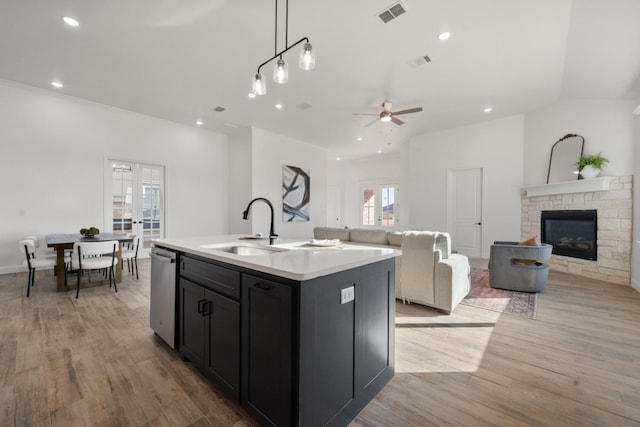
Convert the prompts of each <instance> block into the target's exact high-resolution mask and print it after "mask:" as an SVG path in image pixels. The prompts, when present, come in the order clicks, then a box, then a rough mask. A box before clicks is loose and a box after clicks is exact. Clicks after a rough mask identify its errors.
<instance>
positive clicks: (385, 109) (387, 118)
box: [353, 101, 422, 127]
mask: <svg viewBox="0 0 640 427" xmlns="http://www.w3.org/2000/svg"><path fill="white" fill-rule="evenodd" d="M420 111H422V107H416V108H409V109H407V110H400V111H391V102H389V101H384V102H383V103H382V112H381V113H380V114H375V113H353V115H354V116H378V118H377V119H375V120H374V121H372V122H369V123H367V124H366V125H364V127H367V126H371V125H372V124H374V123H375V122H377V121H378V120H380V121H381V122H383V123H386V122H393V123H395V124H397V125H398V126H399V125H402V124H404V122H403V121H402V120H400V119H397V118H396V117H395V116H399V115H401V114H410V113H418V112H420Z"/></svg>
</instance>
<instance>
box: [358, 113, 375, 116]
mask: <svg viewBox="0 0 640 427" xmlns="http://www.w3.org/2000/svg"><path fill="white" fill-rule="evenodd" d="M351 114H352V115H354V116H379V114H375V113H351Z"/></svg>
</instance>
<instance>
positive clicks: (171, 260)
mask: <svg viewBox="0 0 640 427" xmlns="http://www.w3.org/2000/svg"><path fill="white" fill-rule="evenodd" d="M149 256H150V257H151V259H152V260H155V261H159V262H165V263H168V264H173V263H175V262H176V259H175V258H172V257H168V256H162V255H158V254H156V253H154V252H150V253H149Z"/></svg>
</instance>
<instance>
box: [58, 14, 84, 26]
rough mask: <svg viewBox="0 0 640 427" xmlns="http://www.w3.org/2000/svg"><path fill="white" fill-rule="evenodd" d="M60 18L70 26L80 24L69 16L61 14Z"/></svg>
mask: <svg viewBox="0 0 640 427" xmlns="http://www.w3.org/2000/svg"><path fill="white" fill-rule="evenodd" d="M62 20H63V21H64V23H65V24H67V25H68V26H70V27H77V26H78V25H80V23H79V22H78V21H76V20H75V19H73V18H71V17H70V16H63V17H62Z"/></svg>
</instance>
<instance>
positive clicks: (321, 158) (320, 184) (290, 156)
mask: <svg viewBox="0 0 640 427" xmlns="http://www.w3.org/2000/svg"><path fill="white" fill-rule="evenodd" d="M251 159H252V160H251V165H252V166H251V169H252V171H253V172H252V185H251V187H252V193H253V194H252V197H253V198H255V197H265V198H267V199H269V200H270V201H271V203H272V204H273V206H274V210H275V217H274V218H275V232H276V233H277V234H279V235H280V236H281V237H283V238H302V239H309V238H310V237H312V236H313V227H316V226H323V225H324V224H325V223H326V221H327V210H326V206H327V153H326V151H325V150H323V149H320V148H318V147H315V146H313V145H310V144H307V143H305V142H302V141H298V140H295V139H292V138H288V137H285V136H282V135H278V134H275V133H271V132H268V131H266V130H263V129H258V128H253V130H252V157H251ZM283 165H291V166H298V167H301V168H304V169H308V170H309V171H310V175H311V211H310V221H308V222H283V220H282V166H283ZM249 201H250V200H247V201H246V202H245V203H249ZM245 207H246V205H245ZM243 210H244V208H243ZM240 213H242V212H240ZM269 218H270V213H269V208H268V207H267V205H266V204H264V203H260V202H258V203H256V204H254V205H253V206H252V207H251V218H250V220H251V226H252V230H251V232H252V233H268V232H269Z"/></svg>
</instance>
